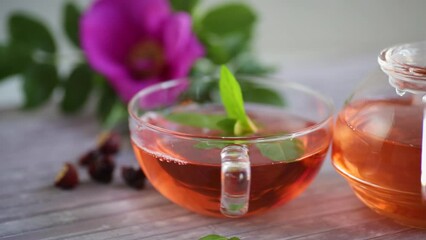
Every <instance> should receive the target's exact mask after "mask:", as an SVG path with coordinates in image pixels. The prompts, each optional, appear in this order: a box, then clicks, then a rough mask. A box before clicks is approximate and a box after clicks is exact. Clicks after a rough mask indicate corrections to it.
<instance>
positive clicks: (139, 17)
mask: <svg viewBox="0 0 426 240" xmlns="http://www.w3.org/2000/svg"><path fill="white" fill-rule="evenodd" d="M116 3H117V5H120V4H122V3H123V4H124V3H126V4H125V8H126V9H125V10H126V11H125V13H126V14H127V15H128V17H129V18H130V19H131V22H132V23H133V24H135V26H134V27H135V29H141V30H143V31H144V33H145V35H146V36H150V37H154V38H156V39H159V37H160V34H161V27H162V25H163V22H164V21H165V20H166V19H167V17H168V16H169V15H170V14H171V13H172V12H171V9H170V6H169V3H168V1H166V0H126V1H116Z"/></svg>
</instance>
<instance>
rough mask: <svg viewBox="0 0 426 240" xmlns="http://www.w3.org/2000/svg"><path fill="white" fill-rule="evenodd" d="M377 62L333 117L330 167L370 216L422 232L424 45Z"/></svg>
mask: <svg viewBox="0 0 426 240" xmlns="http://www.w3.org/2000/svg"><path fill="white" fill-rule="evenodd" d="M378 62H379V65H380V67H381V70H378V71H376V72H375V73H374V74H372V75H371V76H369V77H368V79H366V81H365V82H364V83H363V84H362V85H361V86H360V87H359V88H358V89H356V90H355V91H354V93H353V94H352V95H351V97H350V99H348V100H347V103H346V105H345V107H344V108H343V109H342V110H341V111H340V113H339V114H338V117H337V121H336V125H335V128H334V137H333V151H332V152H333V154H332V159H333V165H334V167H335V168H336V170H337V171H338V172H339V173H340V174H341V175H343V176H344V177H345V178H346V179H347V180H348V182H349V183H350V185H351V186H352V188H353V189H354V191H355V193H356V195H357V196H358V197H359V198H360V199H361V200H362V201H363V202H364V203H365V204H366V205H367V206H369V207H370V208H372V209H373V210H374V211H376V212H378V213H379V214H382V215H384V216H387V217H389V218H391V219H393V220H395V221H397V222H399V223H402V224H404V225H409V226H414V227H421V228H426V152H425V151H424V149H425V148H423V146H425V144H426V42H422V43H414V44H404V45H400V46H395V47H391V48H388V49H385V50H383V51H382V52H381V53H380V54H379V57H378Z"/></svg>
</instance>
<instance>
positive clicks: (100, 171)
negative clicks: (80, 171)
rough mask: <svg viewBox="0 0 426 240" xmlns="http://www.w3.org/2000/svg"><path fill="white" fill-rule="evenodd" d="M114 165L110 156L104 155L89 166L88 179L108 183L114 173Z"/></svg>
mask: <svg viewBox="0 0 426 240" xmlns="http://www.w3.org/2000/svg"><path fill="white" fill-rule="evenodd" d="M114 168H115V163H114V159H113V158H112V156H110V155H104V156H102V157H101V158H100V159H99V160H97V161H94V162H92V163H91V164H90V165H89V169H88V171H89V175H90V177H91V178H92V179H93V180H95V181H97V182H100V183H110V182H111V181H112V177H113V173H114Z"/></svg>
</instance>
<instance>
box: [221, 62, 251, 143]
mask: <svg viewBox="0 0 426 240" xmlns="http://www.w3.org/2000/svg"><path fill="white" fill-rule="evenodd" d="M219 90H220V97H221V100H222V103H223V106H224V107H225V110H226V113H227V114H228V117H229V118H230V119H234V120H236V122H235V124H234V125H233V126H232V132H233V133H234V135H235V136H242V135H246V134H251V133H256V132H257V131H258V129H257V127H256V125H254V123H253V121H251V119H250V117H249V116H248V115H247V114H246V111H245V108H244V100H243V94H242V92H241V87H240V84H239V83H238V81H237V80H236V79H235V77H234V75H232V73H231V72H230V71H229V69H228V68H227V67H226V66H224V65H222V66H221V69H220V80H219ZM223 126H227V127H229V126H230V125H229V124H227V125H223ZM227 130H228V131H229V129H227Z"/></svg>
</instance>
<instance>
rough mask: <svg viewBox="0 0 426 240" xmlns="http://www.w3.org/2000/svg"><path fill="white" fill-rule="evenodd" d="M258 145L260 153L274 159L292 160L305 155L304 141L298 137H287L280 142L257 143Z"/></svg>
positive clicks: (280, 160) (278, 160)
mask: <svg viewBox="0 0 426 240" xmlns="http://www.w3.org/2000/svg"><path fill="white" fill-rule="evenodd" d="M256 147H257V148H258V149H259V150H260V153H261V154H262V155H263V156H264V157H267V158H269V159H271V160H272V161H277V162H291V161H294V160H296V159H298V158H299V157H301V156H302V155H303V152H304V146H303V142H302V141H300V140H299V139H297V138H294V139H287V140H283V141H279V142H270V143H269V142H265V143H257V144H256Z"/></svg>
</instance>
